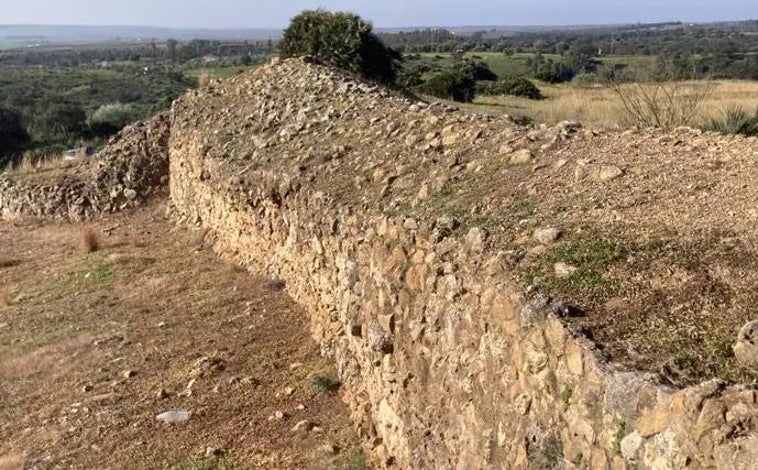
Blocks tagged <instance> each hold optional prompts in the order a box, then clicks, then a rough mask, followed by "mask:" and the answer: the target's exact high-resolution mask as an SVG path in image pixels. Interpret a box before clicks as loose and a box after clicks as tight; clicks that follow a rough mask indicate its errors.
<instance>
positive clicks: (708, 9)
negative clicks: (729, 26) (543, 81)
mask: <svg viewBox="0 0 758 470" xmlns="http://www.w3.org/2000/svg"><path fill="white" fill-rule="evenodd" d="M0 3H2V5H1V6H0V24H9V23H10V24H19V23H25V24H30V23H34V24H100V25H102V24H108V25H151V26H175V27H207V28H226V27H233V28H252V27H274V28H279V27H283V26H286V24H287V22H288V20H289V18H291V17H292V16H293V15H294V14H296V13H297V12H299V11H300V10H303V9H313V8H317V7H325V8H329V9H341V10H351V11H355V12H357V13H359V14H360V15H362V16H363V17H365V18H367V19H370V20H372V21H373V22H374V24H375V25H376V26H380V27H390V26H418V25H424V26H426V25H445V26H462V25H506V24H509V25H545V24H548V25H560V24H563V25H565V24H588V23H595V24H597V23H632V22H656V21H671V20H682V21H693V22H698V21H714V20H736V19H751V18H758V0H320V1H307V0H278V1H277V0H20V1H19V0H0Z"/></svg>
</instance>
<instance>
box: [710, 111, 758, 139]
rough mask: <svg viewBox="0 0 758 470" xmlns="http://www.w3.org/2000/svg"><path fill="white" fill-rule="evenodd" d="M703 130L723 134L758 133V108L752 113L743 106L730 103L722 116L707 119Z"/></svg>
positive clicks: (748, 134) (750, 134) (749, 134)
mask: <svg viewBox="0 0 758 470" xmlns="http://www.w3.org/2000/svg"><path fill="white" fill-rule="evenodd" d="M703 130H705V131H711V132H718V133H721V134H742V135H746V136H754V135H758V110H756V112H755V113H753V114H750V113H749V112H747V111H745V108H743V107H742V106H737V105H730V106H728V107H727V108H726V109H724V111H722V114H721V115H720V116H718V117H714V118H711V119H709V120H707V121H706V122H705V124H704V125H703Z"/></svg>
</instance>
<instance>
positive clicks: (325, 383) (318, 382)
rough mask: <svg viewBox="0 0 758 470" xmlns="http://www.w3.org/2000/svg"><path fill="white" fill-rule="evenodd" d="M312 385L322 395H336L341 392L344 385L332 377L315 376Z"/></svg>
mask: <svg viewBox="0 0 758 470" xmlns="http://www.w3.org/2000/svg"><path fill="white" fill-rule="evenodd" d="M311 383H313V386H314V387H316V389H317V390H318V391H320V392H322V393H336V392H337V390H339V388H340V386H341V385H342V383H341V382H340V381H339V379H337V378H336V377H334V376H332V375H320V374H319V375H314V376H313V377H312V378H311Z"/></svg>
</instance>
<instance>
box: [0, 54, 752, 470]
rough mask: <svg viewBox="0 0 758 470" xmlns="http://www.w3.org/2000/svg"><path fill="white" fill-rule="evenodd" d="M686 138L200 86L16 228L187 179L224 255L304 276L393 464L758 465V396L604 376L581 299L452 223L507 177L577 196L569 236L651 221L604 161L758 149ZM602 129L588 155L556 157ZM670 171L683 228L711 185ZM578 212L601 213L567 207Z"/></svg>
mask: <svg viewBox="0 0 758 470" xmlns="http://www.w3.org/2000/svg"><path fill="white" fill-rule="evenodd" d="M688 132H689V131H688ZM688 135H689V133H687V135H683V136H681V137H680V136H673V135H662V134H660V133H658V132H657V131H655V132H652V131H651V133H650V134H645V135H642V136H636V137H635V136H634V131H631V134H628V133H624V134H614V135H610V136H600V137H602V140H601V141H599V142H600V143H598V141H597V140H595V138H596V137H597V136H596V134H594V133H592V132H588V133H586V134H579V133H578V131H577V127H576V126H573V125H572V126H569V125H562V126H558V127H556V128H552V129H548V128H547V127H545V128H541V129H535V130H525V129H518V128H515V127H514V126H513V125H512V123H511V124H508V123H507V122H506V121H505V120H496V119H493V118H491V117H488V116H476V115H466V114H463V113H455V112H453V110H452V109H450V108H447V107H445V106H440V105H436V106H428V107H426V105H424V104H411V103H408V102H406V101H405V100H403V99H400V98H397V97H393V96H391V95H390V94H389V93H388V92H387V91H386V90H378V89H377V88H376V87H374V86H372V85H369V84H365V83H360V82H356V81H354V80H352V79H351V78H349V77H345V76H343V75H342V74H339V73H336V72H334V71H331V70H328V69H324V68H321V67H317V66H315V65H312V64H308V63H307V62H300V61H284V62H283V63H282V64H280V65H279V66H274V67H264V68H263V69H261V70H259V71H258V72H255V73H253V74H251V75H249V76H242V77H237V78H234V79H232V80H230V81H228V82H226V84H224V85H223V86H220V85H218V83H214V84H211V86H209V88H208V89H207V90H204V91H200V92H192V93H190V94H188V95H187V96H185V97H184V98H182V99H181V100H179V101H177V102H176V103H175V105H174V107H173V109H172V112H171V116H170V117H161V116H159V117H157V118H156V119H155V120H154V121H151V123H147V124H141V125H139V126H136V127H135V128H133V129H132V130H127V131H125V132H124V134H122V137H120V138H117V139H116V140H115V141H114V142H112V145H111V146H110V148H109V149H108V150H107V151H106V152H105V153H104V154H103V155H105V156H104V157H103V158H102V159H101V160H100V163H95V164H93V165H91V166H87V167H86V171H83V170H82V171H79V170H77V171H76V172H74V173H73V175H72V174H65V175H59V176H58V175H56V178H55V179H54V181H53V182H52V183H50V182H49V181H47V180H44V179H43V180H40V178H32V179H24V178H20V177H16V176H14V175H11V176H6V177H3V178H2V179H0V216H2V218H12V217H18V216H23V215H38V216H46V217H55V218H66V217H67V218H72V219H81V218H83V217H88V216H92V215H96V214H97V213H99V212H102V211H112V210H118V209H120V208H124V207H130V206H132V205H138V204H140V203H141V201H144V200H146V199H147V198H149V197H150V196H151V195H153V194H156V193H160V192H161V191H163V190H164V189H165V184H166V176H167V175H166V167H167V165H168V176H169V186H170V188H169V189H170V197H171V205H172V211H173V212H174V213H175V215H176V216H177V217H178V218H179V219H180V220H182V221H183V222H184V223H187V224H191V225H194V226H197V227H202V228H204V229H207V230H208V233H209V235H210V236H212V237H213V238H214V239H215V241H216V245H215V246H216V249H217V250H218V252H219V253H220V254H222V255H223V256H226V257H228V258H230V259H232V260H234V261H236V262H238V263H241V264H243V265H245V266H247V267H249V268H250V269H252V270H255V271H258V272H262V273H265V274H267V275H270V276H274V277H277V278H280V279H282V280H284V281H286V284H287V289H288V291H289V292H290V293H291V294H292V296H293V297H294V298H295V299H296V300H297V301H298V302H300V303H301V304H302V305H304V306H305V308H306V310H307V311H308V312H309V313H310V317H311V318H310V319H311V324H312V332H313V335H314V337H315V338H316V339H317V340H318V341H319V342H320V344H321V345H322V349H323V352H324V354H325V355H328V356H329V357H331V358H333V359H334V360H335V361H336V363H337V364H338V366H339V371H340V375H341V379H342V380H343V382H344V383H345V386H344V387H343V389H342V393H343V396H344V398H345V400H346V401H347V402H348V403H349V404H350V406H351V409H352V412H353V418H354V420H355V423H356V425H357V427H358V429H359V430H360V433H361V436H362V437H363V438H364V441H365V443H366V447H367V448H368V449H369V451H370V455H371V457H372V459H373V461H374V463H375V464H376V466H377V467H379V468H381V467H387V468H389V467H394V468H419V469H422V468H423V469H426V468H459V469H479V468H592V469H596V468H614V469H615V468H619V469H621V468H629V469H631V468H656V469H668V468H710V467H712V468H735V469H738V468H745V469H748V468H755V465H754V463H755V462H758V433H757V432H756V426H758V403H757V402H758V395H756V391H755V390H752V389H749V388H747V387H741V386H726V385H725V384H724V383H721V382H718V381H709V382H706V383H703V384H700V385H697V386H692V387H688V388H675V387H670V386H666V385H663V384H661V383H660V379H659V378H658V377H657V376H655V375H653V374H642V373H637V372H631V371H628V370H622V369H620V368H618V367H616V366H614V365H612V364H609V363H607V362H605V361H604V360H602V359H601V356H600V354H599V353H598V352H597V350H596V349H595V347H594V346H593V344H592V343H591V342H590V341H588V340H587V339H585V338H584V337H583V336H582V335H580V334H578V333H576V332H574V331H573V330H572V329H571V328H570V327H568V326H566V324H564V322H563V320H562V319H561V318H560V315H558V314H559V313H562V309H563V306H562V305H558V304H554V303H552V301H550V300H549V299H548V298H547V297H543V296H540V295H535V294H534V293H533V292H530V293H527V288H526V287H524V286H522V285H521V284H519V283H518V279H516V276H514V275H513V274H514V273H513V270H512V262H511V261H512V260H511V259H510V258H511V257H512V255H513V253H512V252H510V251H508V250H506V249H505V246H504V244H503V240H502V239H501V240H500V242H498V243H496V242H491V243H490V240H489V239H488V236H489V237H491V238H494V237H495V235H494V234H488V232H487V230H486V229H485V228H482V227H480V226H478V225H476V224H473V225H466V226H456V225H457V221H456V219H455V218H453V217H447V216H445V215H444V213H445V211H447V210H451V209H454V208H457V209H458V210H459V211H460V210H461V207H456V203H457V202H459V201H458V200H457V198H459V197H461V198H462V197H463V196H466V195H469V196H470V195H471V194H474V195H475V196H476V197H474V198H470V199H461V200H462V201H463V204H464V205H465V207H464V208H463V209H465V211H466V212H467V213H469V214H471V215H473V216H475V217H480V218H481V217H482V215H486V213H487V211H494V210H499V208H501V206H502V202H503V200H501V199H499V200H492V199H493V198H492V197H490V196H491V195H490V194H484V195H478V194H476V193H477V188H479V187H480V186H481V185H489V186H486V187H488V188H489V190H490V191H492V190H494V189H496V188H497V187H498V186H500V185H501V182H502V181H507V182H508V183H509V184H510V185H511V186H512V187H513V188H512V189H513V191H512V194H510V195H506V196H508V197H510V198H511V199H510V200H511V202H513V201H518V199H516V198H515V196H523V195H527V196H534V197H538V196H539V195H540V194H542V193H544V192H545V191H544V188H543V187H541V186H540V185H543V186H549V187H550V188H551V189H553V190H556V188H557V190H556V192H558V193H560V194H563V195H566V196H565V197H566V199H565V200H564V199H562V198H557V199H556V209H555V210H554V211H550V214H558V216H559V217H564V220H563V223H564V224H568V223H569V221H568V220H565V218H566V217H569V216H570V217H571V218H572V219H574V218H577V217H584V218H585V219H587V220H589V219H598V218H601V217H609V218H611V219H613V220H615V219H616V218H621V217H622V216H623V217H625V218H626V219H627V220H628V221H634V220H637V221H638V222H639V223H642V224H644V223H646V221H647V220H648V219H649V218H650V214H649V213H648V212H649V210H648V209H649V206H646V205H645V203H646V201H648V200H650V199H651V198H648V197H647V196H646V194H636V195H635V194H634V189H635V184H637V183H635V181H634V180H632V179H631V178H630V179H626V180H625V179H624V176H623V175H624V174H625V171H628V168H627V167H625V165H623V164H622V165H618V164H613V165H609V164H607V163H603V162H604V160H605V159H606V158H610V157H608V156H607V155H615V154H616V153H618V152H619V150H618V149H621V151H623V152H629V153H634V154H636V155H638V157H637V160H635V163H636V165H637V166H638V167H639V166H642V165H643V164H647V163H646V162H649V161H653V159H652V158H648V157H647V154H646V152H645V151H644V149H645V148H647V147H645V146H646V145H649V146H651V147H655V146H667V147H665V148H666V149H667V150H666V152H667V157H666V158H667V165H668V167H669V168H677V167H678V166H679V165H681V166H682V167H683V168H690V167H692V166H693V161H695V160H694V159H692V158H690V159H689V160H686V161H683V160H682V159H681V158H679V155H680V154H682V153H686V154H687V155H688V156H689V155H690V154H691V153H693V152H701V153H704V155H701V157H700V160H698V165H699V166H697V167H696V170H697V171H698V172H700V173H698V175H701V174H702V175H706V176H707V175H710V174H711V173H712V172H713V171H718V170H719V169H721V168H722V167H723V166H724V165H725V163H724V161H722V160H723V158H720V159H719V160H718V161H714V159H713V158H711V157H710V156H709V155H710V154H711V153H712V152H719V155H721V153H722V152H723V149H725V148H736V149H737V152H736V153H738V154H740V155H732V156H730V158H733V159H738V158H743V157H744V155H742V153H744V152H742V151H741V150H740V149H742V148H744V149H750V148H752V147H750V145H752V144H750V143H745V142H741V143H740V142H737V143H736V144H735V142H733V141H728V140H726V139H721V138H714V139H710V138H704V141H703V142H694V141H693V140H694V139H695V138H694V137H692V136H688ZM585 137H586V140H585V141H584V142H583V143H582V144H581V145H578V146H577V147H575V148H574V149H573V152H576V153H580V154H581V155H579V156H578V157H577V156H575V155H572V153H571V152H572V151H571V150H568V149H566V148H560V147H557V146H560V145H563V144H564V143H565V142H567V141H569V140H570V139H573V138H581V139H584V138H585ZM698 138H699V137H698ZM545 139H547V141H545ZM625 139H626V140H625ZM653 139H655V142H652V140H653ZM688 139H689V140H688ZM709 139H710V140H709ZM616 142H617V143H616ZM651 142H652V143H651ZM603 145H604V146H605V147H603V149H604V150H607V152H604V153H603V152H600V153H598V156H596V157H594V158H588V157H587V155H588V154H592V153H593V152H595V150H596V149H597V148H599V147H601V146H603ZM610 145H613V147H611V146H610ZM739 145H741V146H742V147H738V146H739ZM697 146H701V147H703V148H707V149H708V150H707V152H704V151H700V150H697V149H696V147H697ZM108 155H112V158H111V157H108ZM167 159H168V160H167ZM596 160H599V161H596ZM660 161H661V160H660V159H656V160H654V164H655V167H656V168H658V165H659V162H660ZM651 164H652V163H651ZM572 165H573V166H572ZM631 171H635V168H634V167H631ZM540 172H541V173H540ZM545 173H548V176H549V177H543V179H541V180H538V181H536V182H535V177H534V176H533V175H540V174H545ZM661 173H664V174H663V176H662V177H665V178H666V182H667V184H666V185H662V187H661V188H660V191H661V192H665V191H669V193H666V194H667V196H666V197H665V198H661V199H662V200H663V201H665V202H667V203H669V202H671V204H670V206H665V207H660V206H659V207H658V208H659V210H658V212H657V214H658V215H657V216H656V217H657V218H658V219H666V218H670V217H671V214H676V213H678V212H679V211H680V207H681V206H679V204H691V199H690V198H689V193H687V191H693V190H694V189H693V187H689V186H685V187H682V186H681V185H682V184H685V183H681V184H680V185H678V186H677V184H672V183H671V181H673V179H672V178H669V175H668V174H666V173H665V172H661ZM566 174H573V177H570V178H567V177H566ZM656 176H657V174H656ZM698 177H700V176H698ZM704 177H705V176H704ZM612 181H615V182H619V184H618V185H616V186H615V187H610V186H602V185H607V184H608V183H609V182H612ZM683 181H686V180H683ZM580 183H581V184H580ZM455 184H457V185H458V186H465V188H464V189H467V190H468V192H465V191H459V192H456V191H455V190H456V188H455ZM729 186H730V187H731V185H729ZM451 188H452V190H451ZM459 189H460V188H459ZM730 191H731V190H730ZM609 194H612V195H614V196H613V197H609ZM723 194H725V195H726V196H729V195H730V194H732V195H733V194H734V193H733V192H724V193H723ZM629 195H632V196H635V198H634V200H631V201H630V200H629V198H628V196H629ZM738 196H739V197H742V195H741V194H739V195H738ZM499 197H501V198H502V197H505V196H502V195H501V196H499ZM733 197H735V196H733ZM435 198H436V199H435ZM572 201H580V202H582V203H586V206H585V207H587V210H574V212H571V213H569V212H567V209H566V207H567V206H568V204H569V203H570V202H572ZM435 204H436V205H435ZM468 204H471V206H470V207H469V206H468ZM746 207H747V206H746ZM580 208H581V206H580ZM437 209H440V211H441V212H435V211H436V210H437ZM414 210H415V211H414ZM744 210H745V211H746V212H745V213H744V214H743V217H742V219H740V220H743V221H748V222H749V221H750V220H752V219H750V217H753V215H751V212H749V211H750V210H752V209H751V208H750V207H747V208H745V209H744ZM624 211H625V212H624ZM546 213H547V212H546ZM714 214H715V215H714ZM720 214H721V211H713V214H712V215H711V217H710V218H708V217H700V218H698V219H697V220H693V224H701V225H714V224H715V223H717V222H718V221H720V220H721V219H719V218H718V217H720ZM611 219H609V220H611ZM546 220H548V219H546ZM512 222H513V223H512V225H513V226H515V227H519V223H520V222H519V221H518V220H514V221H512ZM746 223H747V222H746ZM529 229H531V226H530V227H529ZM506 233H507V234H508V236H511V235H513V233H516V235H515V236H517V237H521V238H523V234H522V233H521V231H516V232H513V233H512V232H506ZM527 238H528V237H527ZM506 241H507V240H506ZM512 241H514V240H511V242H512ZM538 248H539V247H538ZM541 248H543V249H544V247H541Z"/></svg>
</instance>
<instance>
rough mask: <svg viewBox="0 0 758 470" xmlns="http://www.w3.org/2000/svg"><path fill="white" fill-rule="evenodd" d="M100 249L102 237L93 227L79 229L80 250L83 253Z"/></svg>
mask: <svg viewBox="0 0 758 470" xmlns="http://www.w3.org/2000/svg"><path fill="white" fill-rule="evenodd" d="M99 249H100V237H99V235H98V234H97V232H95V230H94V229H93V228H91V227H84V228H82V229H81V230H80V231H79V250H80V251H81V252H82V253H92V252H95V251H97V250H99Z"/></svg>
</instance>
